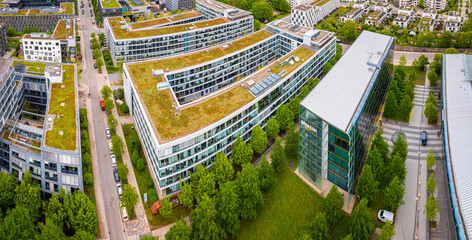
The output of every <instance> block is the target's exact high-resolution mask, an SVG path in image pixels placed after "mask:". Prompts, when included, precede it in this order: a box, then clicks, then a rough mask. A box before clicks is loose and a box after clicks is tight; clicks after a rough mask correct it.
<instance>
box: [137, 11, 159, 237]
mask: <svg viewBox="0 0 472 240" xmlns="http://www.w3.org/2000/svg"><path fill="white" fill-rule="evenodd" d="M149 15H152V14H149ZM139 240H159V237H155V236H152V235H145V236H142V237H141V238H140V239H139Z"/></svg>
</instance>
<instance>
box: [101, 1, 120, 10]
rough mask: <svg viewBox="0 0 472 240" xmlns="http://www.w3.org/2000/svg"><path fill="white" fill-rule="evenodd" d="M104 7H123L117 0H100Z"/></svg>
mask: <svg viewBox="0 0 472 240" xmlns="http://www.w3.org/2000/svg"><path fill="white" fill-rule="evenodd" d="M100 3H101V4H102V7H103V8H121V6H120V4H119V3H118V1H117V0H100Z"/></svg>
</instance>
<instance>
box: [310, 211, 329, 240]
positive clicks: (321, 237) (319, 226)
mask: <svg viewBox="0 0 472 240" xmlns="http://www.w3.org/2000/svg"><path fill="white" fill-rule="evenodd" d="M311 237H312V239H313V240H329V239H331V235H330V233H329V227H328V222H327V221H326V216H325V214H324V213H318V214H316V216H315V219H313V223H312V225H311Z"/></svg>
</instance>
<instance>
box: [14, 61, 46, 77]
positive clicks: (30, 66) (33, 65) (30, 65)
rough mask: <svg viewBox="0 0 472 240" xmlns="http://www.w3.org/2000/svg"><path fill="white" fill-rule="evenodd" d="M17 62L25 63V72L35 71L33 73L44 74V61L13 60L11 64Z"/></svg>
mask: <svg viewBox="0 0 472 240" xmlns="http://www.w3.org/2000/svg"><path fill="white" fill-rule="evenodd" d="M17 63H23V64H25V65H26V68H27V69H26V71H27V72H35V73H42V74H44V69H45V68H46V65H47V64H46V63H40V62H28V61H14V62H13V66H15V65H16V64H17Z"/></svg>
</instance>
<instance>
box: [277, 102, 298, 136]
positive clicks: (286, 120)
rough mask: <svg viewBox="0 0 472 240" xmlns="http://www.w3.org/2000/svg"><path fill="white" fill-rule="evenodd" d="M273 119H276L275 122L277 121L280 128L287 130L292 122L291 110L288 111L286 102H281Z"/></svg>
mask: <svg viewBox="0 0 472 240" xmlns="http://www.w3.org/2000/svg"><path fill="white" fill-rule="evenodd" d="M275 119H276V120H277V123H279V126H280V130H282V131H287V130H288V129H289V128H290V126H291V124H292V123H293V119H294V117H293V112H292V111H290V108H289V107H288V105H287V104H282V105H280V107H279V108H277V111H276V113H275Z"/></svg>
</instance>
